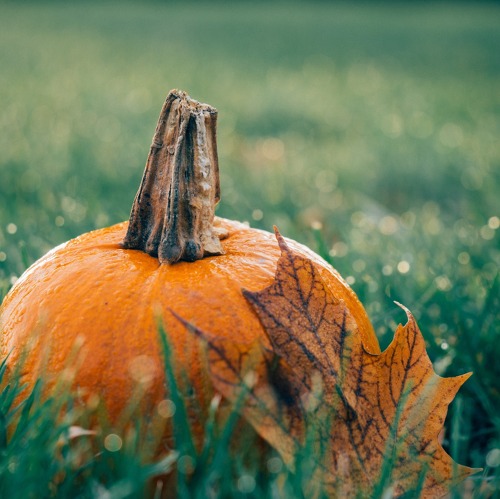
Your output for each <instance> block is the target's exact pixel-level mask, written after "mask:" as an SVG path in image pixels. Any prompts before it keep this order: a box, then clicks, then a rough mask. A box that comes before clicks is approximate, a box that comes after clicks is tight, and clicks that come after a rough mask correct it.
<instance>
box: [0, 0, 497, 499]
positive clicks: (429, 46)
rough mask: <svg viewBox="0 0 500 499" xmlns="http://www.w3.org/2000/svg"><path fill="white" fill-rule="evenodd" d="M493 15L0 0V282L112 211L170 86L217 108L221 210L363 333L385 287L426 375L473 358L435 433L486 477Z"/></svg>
mask: <svg viewBox="0 0 500 499" xmlns="http://www.w3.org/2000/svg"><path fill="white" fill-rule="evenodd" d="M499 28H500V8H499V7H498V6H496V5H492V4H481V3H477V4H470V5H469V4H458V5H452V4H436V5H433V4H426V3H424V4H422V5H419V4H408V5H405V4H399V5H394V4H390V5H387V6H385V5H371V4H356V5H354V4H353V5H349V4H339V5H328V4H327V3H318V4H290V5H287V4H276V5H273V4H271V5H267V4H254V5H251V4H249V5H246V4H242V5H230V4H220V5H219V4H210V5H207V4H202V3H200V4H189V5H181V4H179V5H177V4H174V5H170V4H168V5H163V4H161V3H151V4H150V3H144V4H134V3H124V4H119V5H118V4H113V3H105V4H104V5H98V4H79V5H66V4H63V3H57V4H47V5H44V4H43V3H42V4H32V5H29V4H26V5H14V4H0V68H1V69H0V109H1V112H0V131H1V133H0V199H1V204H0V296H1V295H3V294H5V292H6V291H7V289H8V288H9V286H10V284H11V283H12V282H14V280H15V279H16V278H17V277H18V276H19V275H20V274H21V273H22V272H23V271H24V270H25V269H26V268H27V266H28V265H29V264H30V263H32V262H33V261H35V260H36V259H37V258H38V257H39V256H41V255H42V254H43V253H45V252H46V251H47V250H48V249H50V248H51V247H53V246H54V245H56V244H59V243H61V242H63V241H65V240H67V239H69V238H71V237H75V236H76V235H78V234H81V233H83V232H86V231H88V230H91V229H94V228H98V227H103V226H106V225H109V224H112V223H115V222H119V221H121V220H124V219H126V218H127V217H128V212H129V209H130V206H131V203H132V200H133V197H134V194H135V191H136V190H137V187H138V184H139V181H140V177H141V174H142V168H143V165H144V163H145V159H146V154H147V150H148V147H149V143H150V140H151V136H152V133H153V129H154V125H155V123H156V118H157V115H158V113H159V110H160V107H161V104H162V101H163V99H164V97H165V95H166V93H167V92H168V90H169V89H170V88H174V87H179V88H182V89H186V90H188V91H189V92H190V93H191V95H192V96H193V97H194V98H197V99H200V100H203V101H205V102H209V103H210V104H212V105H214V106H216V107H217V108H218V109H219V156H220V164H221V174H222V202H221V206H220V209H219V211H218V213H219V214H220V215H222V216H226V217H228V218H233V219H238V220H248V221H250V223H251V224H252V225H253V226H255V227H260V228H265V229H268V230H269V229H270V228H271V227H272V225H273V224H277V225H278V226H279V228H280V230H281V232H282V233H283V234H285V235H287V236H290V237H294V238H296V239H299V240H300V241H303V242H305V243H307V244H309V245H310V246H311V247H313V248H316V249H317V250H318V251H320V252H321V253H322V254H323V256H325V257H326V258H329V259H331V261H332V263H333V264H334V266H335V267H336V268H337V269H338V270H339V271H340V272H341V273H342V274H343V275H344V276H345V277H346V278H347V279H348V281H349V282H350V283H351V284H352V286H353V288H354V289H355V291H356V292H357V293H358V295H359V296H360V298H361V300H362V301H363V303H364V304H365V305H366V307H367V310H368V312H369V314H370V317H371V318H372V321H373V323H374V325H375V327H376V330H377V332H378V334H379V336H380V339H381V343H382V344H383V345H387V343H388V341H389V340H390V338H391V336H392V332H393V331H394V327H395V325H396V323H397V322H399V321H403V320H404V314H403V313H402V312H401V311H400V310H399V309H398V308H397V307H396V306H395V305H394V303H393V300H397V301H399V302H402V303H403V304H405V305H406V306H407V307H408V308H410V310H411V311H412V312H413V313H414V314H415V316H416V317H417V319H418V321H419V325H420V328H421V329H422V331H423V333H424V336H425V338H426V341H427V343H428V349H429V354H430V356H431V358H432V360H433V361H434V363H435V368H436V370H437V371H438V372H439V373H441V374H443V375H455V374H461V373H464V372H467V371H474V376H473V377H472V378H471V379H470V380H469V381H468V382H467V383H466V385H465V386H464V388H463V389H462V390H461V391H460V395H459V398H460V401H459V403H455V404H454V406H453V407H452V411H451V416H450V421H449V424H448V425H447V426H448V429H447V433H446V444H447V446H448V449H449V450H450V452H452V453H453V454H454V456H455V457H456V458H457V459H458V460H459V461H460V462H461V463H464V464H469V465H472V466H479V467H486V468H487V470H486V472H485V473H486V475H485V476H486V477H490V478H488V479H487V481H485V482H484V485H483V487H486V488H488V487H494V483H495V482H494V480H493V478H491V477H494V476H495V472H496V473H497V475H496V476H497V478H496V480H497V484H498V469H499V467H496V468H492V467H488V466H486V457H487V456H488V455H489V456H490V461H489V462H490V463H491V456H492V454H491V453H490V452H491V451H492V450H493V449H495V448H496V449H498V448H500V417H499V416H498V414H500V393H499V388H498V379H499V377H500V364H499V362H498V358H499V356H500V326H499V324H500V320H499V319H500V312H499V310H500V306H499V305H500V303H499V301H500V298H499V296H500V289H499V288H500V286H499V277H498V268H499V264H500V253H499V246H500V244H499V235H498V234H499V230H498V225H499V217H500V209H499V202H498V199H499V196H500V148H499V147H498V137H499V136H500V91H499V90H498V89H499V88H500V58H499V57H498V46H500V29H499ZM318 227H321V229H320V230H318ZM51 431H54V432H58V431H63V429H57V428H55V429H52V430H51ZM54 438H56V436H55V434H54ZM35 441H36V442H39V443H38V444H37V445H40V446H43V445H45V444H43V443H42V441H39V440H35ZM30 448H31V447H30ZM47 449H49V447H47ZM488 453H490V454H488ZM47 455H48V454H47ZM493 464H494V463H493ZM103 469H104V468H101V472H102V473H104V471H103ZM141 473H142V471H141ZM141 476H142V475H141ZM476 481H477V480H476ZM497 486H498V485H497ZM497 493H498V491H497Z"/></svg>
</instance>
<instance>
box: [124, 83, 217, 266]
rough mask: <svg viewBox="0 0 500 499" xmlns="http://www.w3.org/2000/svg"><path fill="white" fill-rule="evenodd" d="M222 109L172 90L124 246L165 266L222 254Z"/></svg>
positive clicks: (151, 150) (154, 141)
mask: <svg viewBox="0 0 500 499" xmlns="http://www.w3.org/2000/svg"><path fill="white" fill-rule="evenodd" d="M216 126H217V110H216V109H215V108H213V107H211V106H208V105H207V104H200V103H199V102H197V101H195V100H193V99H191V98H190V97H189V96H188V95H187V94H186V93H185V92H182V91H179V90H172V91H171V92H170V93H169V94H168V96H167V98H166V100H165V103H164V105H163V109H162V110H161V113H160V118H159V120H158V124H157V126H156V132H155V134H154V137H153V143H152V145H151V149H150V151H149V155H148V159H147V163H146V168H145V170H144V176H143V177H142V182H141V186H140V188H139V191H138V192H137V195H136V198H135V201H134V205H133V206H132V211H131V213H130V220H129V226H128V231H127V235H126V236H125V239H124V241H123V246H124V247H125V248H129V249H140V250H142V251H145V252H146V253H148V254H150V255H152V256H155V257H158V259H159V260H160V262H161V263H175V262H178V261H179V260H185V261H189V262H192V261H195V260H200V259H201V258H203V257H204V256H207V255H220V254H222V253H223V251H222V246H221V243H220V239H221V238H222V237H223V234H221V233H219V230H218V229H217V228H215V227H214V226H213V223H214V211H215V206H216V205H217V203H218V202H219V199H220V182H219V163H218V158H217V142H216Z"/></svg>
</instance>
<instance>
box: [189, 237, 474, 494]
mask: <svg viewBox="0 0 500 499" xmlns="http://www.w3.org/2000/svg"><path fill="white" fill-rule="evenodd" d="M276 237H277V239H278V243H279V245H280V248H281V257H280V259H279V261H278V265H277V270H276V276H275V280H274V282H273V283H272V284H271V285H270V286H269V287H267V288H265V289H264V290H262V291H258V292H250V291H243V294H244V295H245V297H246V298H247V300H248V301H249V302H250V304H251V305H252V307H253V308H254V310H255V312H256V313H257V315H258V316H259V318H260V321H261V323H262V325H263V327H264V329H265V331H266V333H267V339H268V340H269V341H267V340H266V339H264V340H263V342H262V343H261V344H260V345H242V344H238V343H232V344H229V343H228V342H227V341H225V342H224V341H222V340H219V339H218V338H213V337H212V338H209V337H207V335H206V334H204V333H203V332H202V331H201V330H199V329H197V328H194V327H193V326H190V325H189V324H187V323H185V324H186V326H187V327H188V328H190V329H191V331H193V332H194V333H195V334H197V335H198V336H199V337H200V338H202V339H203V340H204V341H205V342H206V344H207V355H208V365H209V369H210V374H211V377H212V380H213V383H214V386H215V388H216V389H217V390H218V391H219V392H220V393H221V394H222V395H223V396H225V397H226V398H228V399H229V400H232V401H236V400H240V399H241V396H242V393H244V395H245V404H244V406H243V408H242V413H243V415H244V416H245V417H246V419H247V420H248V421H249V422H250V423H251V424H252V426H253V427H254V428H255V429H256V430H257V432H258V433H259V434H260V435H261V436H262V437H263V438H264V439H265V440H267V441H268V442H269V443H270V444H271V445H272V446H273V447H274V448H275V449H276V450H277V451H278V452H279V453H280V454H281V455H282V457H283V458H284V460H285V461H286V462H287V463H288V464H289V465H290V466H292V467H293V465H294V456H295V455H296V454H297V450H298V449H299V448H300V446H301V445H303V442H304V440H305V439H306V438H307V439H308V440H309V441H310V440H311V439H312V442H313V444H312V454H313V456H312V457H313V459H314V460H315V461H316V468H315V475H316V476H315V478H316V479H317V480H315V483H320V484H321V487H322V489H323V490H326V491H327V493H329V494H330V495H332V496H336V497H352V496H357V495H359V493H361V494H363V496H364V495H367V496H370V497H375V496H380V495H382V492H383V491H384V489H386V488H387V487H389V486H390V487H391V488H392V494H393V495H394V496H395V497H401V496H403V495H406V494H410V493H413V494H415V493H418V494H420V495H421V496H422V497H439V496H441V495H444V494H445V493H446V492H447V491H448V490H449V487H450V486H451V485H452V484H453V483H456V482H458V481H460V480H462V479H463V478H465V477H466V476H468V475H470V474H471V473H473V472H475V471H476V470H473V469H471V468H467V467H465V466H460V465H458V464H456V463H454V462H453V460H452V459H451V457H450V456H449V455H448V454H447V453H446V452H445V450H444V449H443V448H442V446H441V444H440V443H439V441H438V435H439V433H440V431H441V430H442V428H443V424H444V420H445V417H446V413H447V408H448V405H449V404H450V403H451V401H452V400H453V398H454V396H455V395H456V393H457V391H458V389H459V388H460V386H461V385H462V384H463V383H464V382H465V380H466V379H467V378H468V377H469V376H470V374H464V375H462V376H457V377H454V378H441V377H439V376H438V375H437V374H436V373H435V372H434V370H433V367H432V363H431V361H430V359H429V357H428V355H427V353H426V350H425V342H424V339H423V337H422V334H421V332H420V330H419V329H418V326H417V323H416V321H415V319H414V317H413V316H412V315H411V313H410V312H409V311H408V310H407V309H405V308H404V307H402V306H401V305H400V306H401V307H402V308H403V309H404V310H405V311H406V314H407V317H408V321H407V323H406V325H404V326H403V325H400V326H399V327H398V328H397V330H396V333H395V336H394V339H393V341H392V343H391V344H390V345H389V347H388V348H387V349H386V350H385V351H384V352H382V353H380V354H372V353H369V352H367V351H366V350H365V348H364V346H363V343H362V339H361V334H360V332H359V330H358V326H357V324H356V322H355V320H354V319H353V317H352V316H351V314H350V312H349V310H348V309H347V307H346V306H345V304H344V302H343V301H342V300H340V299H338V298H336V297H335V296H334V295H333V293H332V292H331V291H330V289H329V288H328V286H327V285H326V284H325V282H324V281H323V280H322V278H321V276H320V273H319V272H318V270H317V268H316V267H315V265H314V263H313V262H312V261H311V260H309V259H307V258H305V257H302V256H300V255H298V254H296V253H294V252H293V251H291V250H290V249H289V248H288V246H287V244H286V242H285V240H284V239H283V237H282V236H281V235H280V234H279V232H278V231H277V230H276ZM183 322H184V321H183ZM249 373H250V374H249ZM252 373H254V374H253V375H252Z"/></svg>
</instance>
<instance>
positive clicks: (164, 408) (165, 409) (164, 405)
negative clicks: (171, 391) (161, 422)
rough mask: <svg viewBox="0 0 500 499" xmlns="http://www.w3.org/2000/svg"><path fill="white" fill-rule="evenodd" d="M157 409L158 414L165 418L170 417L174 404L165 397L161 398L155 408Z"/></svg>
mask: <svg viewBox="0 0 500 499" xmlns="http://www.w3.org/2000/svg"><path fill="white" fill-rule="evenodd" d="M156 410H157V411H158V414H159V415H160V416H161V417H162V418H165V419H168V418H171V417H172V416H173V415H174V414H175V410H176V407H175V404H174V403H173V402H172V401H171V400H169V399H165V400H162V401H161V402H160V403H159V404H158V407H157V409H156Z"/></svg>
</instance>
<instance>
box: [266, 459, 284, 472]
mask: <svg viewBox="0 0 500 499" xmlns="http://www.w3.org/2000/svg"><path fill="white" fill-rule="evenodd" d="M267 469H268V470H269V473H279V472H280V471H281V470H282V469H283V461H282V460H281V459H280V458H279V457H272V458H271V459H269V460H268V461H267Z"/></svg>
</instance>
